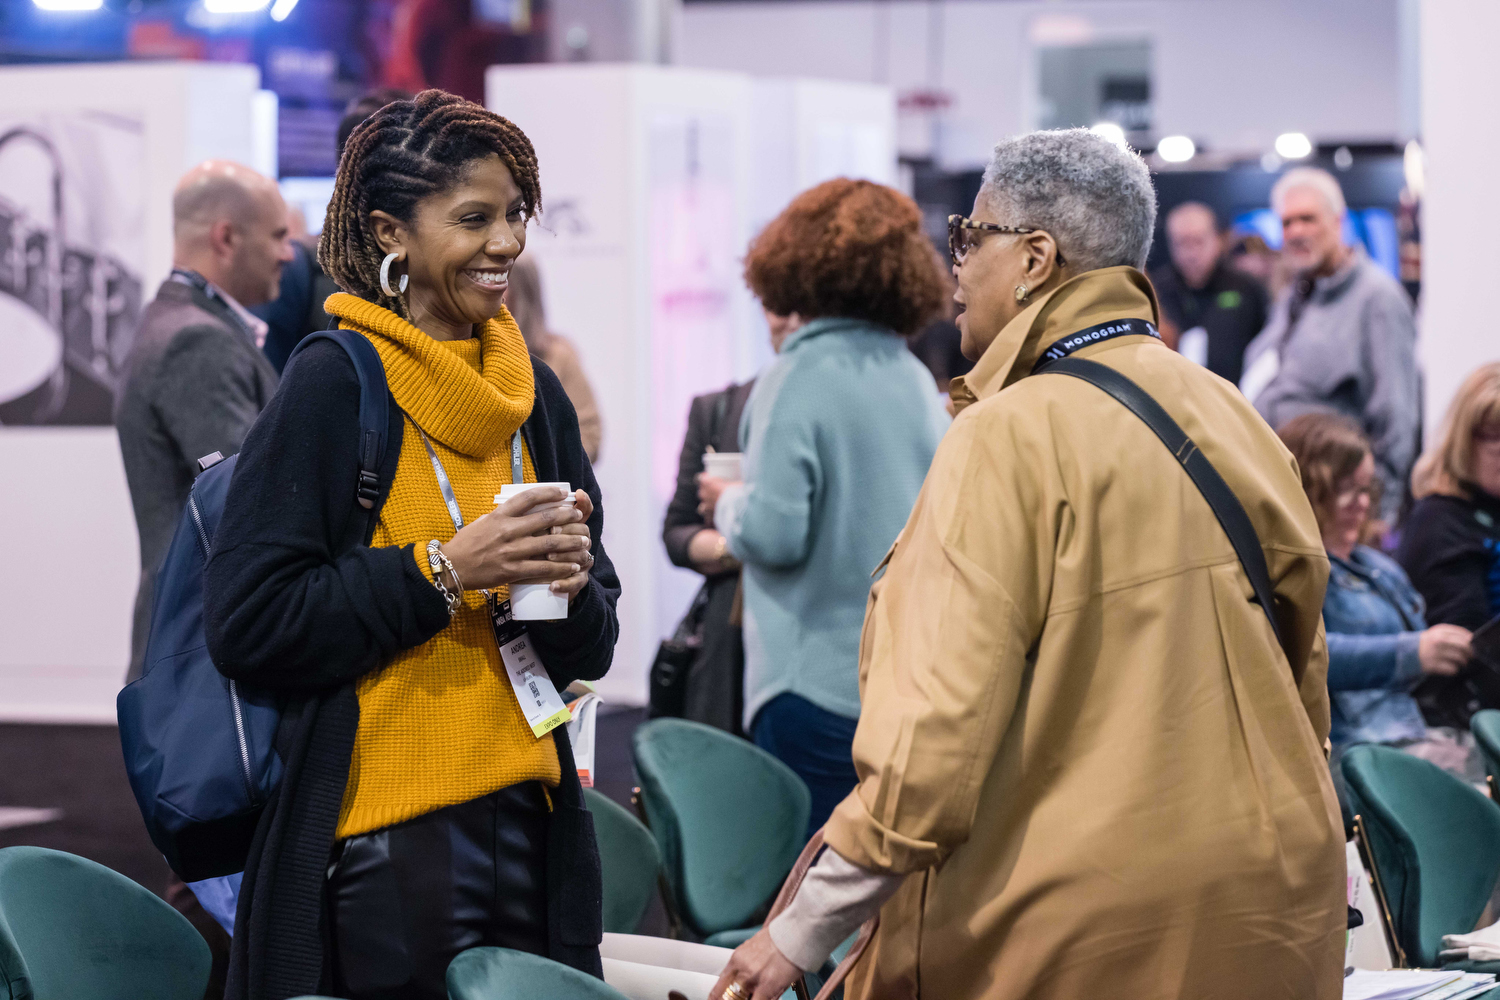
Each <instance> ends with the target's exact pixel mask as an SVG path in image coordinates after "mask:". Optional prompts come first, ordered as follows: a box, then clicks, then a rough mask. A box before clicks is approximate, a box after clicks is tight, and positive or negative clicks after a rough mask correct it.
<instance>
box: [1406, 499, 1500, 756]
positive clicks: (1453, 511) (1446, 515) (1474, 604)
mask: <svg viewBox="0 0 1500 1000" xmlns="http://www.w3.org/2000/svg"><path fill="white" fill-rule="evenodd" d="M1470 492H1471V493H1472V495H1473V497H1474V499H1473V500H1465V499H1462V498H1460V497H1450V496H1442V495H1438V494H1434V495H1432V496H1425V497H1423V498H1422V499H1421V500H1418V501H1417V504H1416V506H1415V507H1413V508H1412V510H1411V513H1410V514H1409V515H1407V518H1406V523H1405V524H1403V525H1402V526H1401V543H1400V544H1399V545H1398V546H1397V547H1396V561H1397V562H1399V563H1400V564H1401V567H1402V568H1403V569H1405V570H1406V575H1407V576H1409V577H1410V578H1411V582H1412V586H1414V587H1416V588H1417V593H1419V594H1421V595H1422V599H1423V600H1425V601H1426V602H1427V624H1429V625H1436V624H1439V623H1446V624H1449V625H1461V626H1463V627H1464V628H1466V629H1469V630H1470V631H1473V630H1474V629H1477V628H1478V627H1479V626H1481V625H1483V624H1484V623H1485V622H1487V621H1489V620H1490V619H1491V618H1492V617H1494V615H1495V614H1496V612H1497V611H1500V604H1497V603H1496V602H1494V601H1492V598H1491V593H1492V592H1495V591H1500V581H1494V582H1492V578H1493V577H1494V576H1495V565H1496V562H1497V556H1496V553H1497V552H1500V498H1496V497H1492V496H1489V495H1488V494H1486V493H1484V492H1483V491H1482V490H1479V489H1477V488H1474V487H1470ZM1413 694H1414V695H1415V697H1416V699H1417V704H1418V705H1420V706H1421V708H1422V715H1423V717H1424V718H1425V719H1426V720H1427V724H1428V725H1429V726H1453V727H1455V728H1458V729H1467V728H1468V725H1469V719H1470V717H1472V716H1473V714H1474V713H1475V712H1477V711H1479V710H1480V709H1481V708H1497V707H1500V682H1497V681H1496V679H1495V676H1494V674H1493V673H1492V672H1490V671H1489V669H1488V668H1486V667H1484V666H1482V665H1480V664H1478V663H1471V664H1470V665H1469V666H1468V667H1466V668H1464V669H1463V670H1461V671H1460V672H1459V673H1458V674H1457V675H1456V676H1453V677H1441V676H1435V675H1430V674H1429V675H1427V676H1425V677H1423V678H1422V680H1421V682H1420V683H1418V684H1417V686H1416V689H1415V690H1414V692H1413Z"/></svg>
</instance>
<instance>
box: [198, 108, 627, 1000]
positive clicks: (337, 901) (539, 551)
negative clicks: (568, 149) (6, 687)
mask: <svg viewBox="0 0 1500 1000" xmlns="http://www.w3.org/2000/svg"><path fill="white" fill-rule="evenodd" d="M540 204H541V187H540V184H539V181H538V176H537V163H536V154H535V152H534V151H533V150H532V147H531V143H530V142H529V141H528V140H527V138H526V136H525V135H524V134H523V133H522V132H521V131H520V130H519V129H518V128H516V127H515V126H514V125H512V124H511V123H510V122H508V121H506V120H505V119H504V118H501V117H499V116H498V115H495V114H492V113H491V112H489V111H486V110H485V109H484V108H482V107H480V106H478V105H476V104H472V103H470V102H468V101H465V100H462V99H461V98H458V97H455V96H453V95H451V94H445V93H443V92H441V91H435V90H429V91H425V92H423V93H421V94H418V95H417V97H416V98H415V99H414V100H411V101H397V102H395V103H392V104H388V105H386V106H385V107H384V108H381V109H380V110H379V111H377V112H376V113H375V114H374V115H372V116H371V117H370V118H368V119H366V120H365V122H364V123H363V124H361V125H360V126H359V127H358V128H357V129H355V131H354V133H353V134H352V135H351V136H350V138H349V143H348V145H347V146H346V147H345V150H344V154H343V157H342V159H341V160H340V162H339V175H338V181H337V185H336V187H335V189H334V196H333V200H332V201H331V202H330V204H329V208H328V219H327V222H326V224H325V226H324V229H323V237H322V242H321V244H320V247H319V261H320V262H321V263H322V265H323V267H324V269H325V270H326V271H327V272H328V274H329V275H331V276H332V277H333V278H334V279H335V280H336V281H337V282H338V283H339V286H340V287H341V288H343V289H344V291H343V292H341V293H339V294H336V295H333V296H330V297H329V299H328V302H327V304H326V306H325V309H326V310H327V311H328V313H329V314H330V315H333V316H336V317H338V318H339V320H340V326H341V327H342V328H344V329H346V330H354V331H357V332H358V333H360V334H362V335H363V336H364V337H365V338H367V339H368V340H369V341H370V343H371V344H373V345H374V347H375V350H376V352H377V353H378V354H379V356H380V360H381V362H382V364H383V365H384V367H385V374H386V383H387V385H388V386H389V391H390V396H391V400H392V402H393V403H394V405H393V406H391V408H390V414H391V415H390V422H389V429H388V434H387V438H388V440H387V445H386V450H385V453H384V459H383V462H382V465H381V468H380V469H379V470H378V476H379V485H378V488H379V496H378V497H377V498H376V500H375V506H374V508H373V509H372V510H368V511H367V510H365V509H364V508H363V507H360V506H357V505H356V504H355V503H354V502H353V499H354V497H355V496H356V491H357V486H358V484H359V481H360V455H359V441H358V438H359V435H358V434H357V433H356V430H357V428H358V426H359V423H358V414H359V401H360V387H359V381H358V377H357V375H356V372H355V368H354V365H353V363H352V362H351V361H350V359H349V357H348V355H346V354H345V353H344V351H343V350H342V349H341V348H340V347H339V346H338V345H336V344H333V343H331V342H329V341H327V340H317V341H313V342H311V343H310V344H309V346H308V347H306V348H305V349H304V350H302V351H301V352H300V353H299V354H298V355H297V356H296V357H295V358H294V359H293V361H292V363H291V364H290V365H289V366H288V368H287V371H286V375H285V377H284V378H283V380H282V383H281V387H280V391H279V392H278V393H277V394H276V396H275V398H274V399H273V400H272V401H271V403H270V405H269V406H268V408H267V409H266V411H265V413H264V414H263V415H262V417H261V419H260V421H259V422H258V423H257V424H256V425H255V427H254V429H252V430H251V432H250V435H249V437H248V438H247V440H246V441H245V447H244V450H243V451H242V452H241V453H240V457H239V464H238V466H237V467H236V469H235V472H234V477H233V480H232V483H231V487H230V492H229V496H228V498H227V500H226V502H225V506H224V513H223V517H222V520H221V521H220V523H219V527H218V531H217V534H216V536H215V539H214V548H213V557H212V559H211V560H210V562H209V566H208V570H207V573H206V580H205V591H204V605H205V606H204V617H205V631H206V633H207V637H208V643H209V648H210V651H211V652H212V653H213V656H214V661H215V663H217V664H218V666H219V669H220V670H221V671H222V672H223V673H224V674H225V675H226V676H228V677H230V678H233V679H237V680H240V681H243V682H245V683H246V684H250V685H254V686H256V687H258V688H261V689H266V690H269V691H271V692H274V693H275V694H276V695H278V696H279V697H280V698H281V700H282V703H283V704H284V706H285V707H284V709H283V713H282V723H281V729H280V732H279V734H278V737H277V745H278V750H279V751H280V754H281V758H282V760H283V761H284V763H285V773H284V776H283V778H282V781H281V785H280V788H279V789H278V791H277V792H276V794H275V796H274V797H273V800H272V801H271V802H270V803H268V804H267V806H266V809H265V811H264V813H263V815H262V817H261V819H260V823H259V827H258V828H257V831H256V835H255V840H254V842H253V843H252V844H251V847H250V854H249V859H248V864H247V867H246V869H245V874H244V879H243V884H242V888H241V895H240V901H239V909H238V914H237V918H236V922H235V930H234V945H233V952H232V959H231V964H230V973H229V989H228V996H230V997H231V998H235V1000H262V998H264V1000H280V998H283V997H287V996H294V995H297V994H302V993H333V994H335V995H337V996H341V997H350V998H359V1000H364V998H370V1000H373V998H386V997H402V998H408V997H412V998H427V997H431V998H441V997H446V996H447V990H446V987H445V972H446V969H447V966H448V963H449V961H451V960H452V958H453V957H454V956H455V955H457V954H458V953H459V952H460V951H463V950H464V949H466V948H471V947H474V946H477V945H500V946H504V947H509V948H517V949H521V950H524V951H529V952H533V953H536V954H541V955H546V956H549V957H551V958H553V959H555V960H557V961H560V962H564V963H566V964H568V965H571V966H573V967H575V968H579V969H583V970H585V971H588V972H591V973H593V974H594V975H599V974H600V960H599V952H598V944H599V940H600V919H601V918H600V905H601V897H600V883H599V861H598V852H597V848H596V846H595V844H594V836H593V828H592V825H591V823H590V820H589V815H588V812H587V810H586V809H585V808H584V805H583V797H582V789H581V788H580V785H579V781H578V775H577V771H576V768H575V766H574V763H573V755H572V750H571V749H570V747H569V745H568V740H567V736H566V730H564V729H553V730H551V731H550V732H545V734H544V735H542V736H540V737H538V736H537V735H535V732H534V730H533V729H532V723H533V722H535V721H537V720H533V719H531V718H530V717H528V716H527V715H526V714H525V713H524V712H523V710H522V707H521V704H520V702H519V700H518V698H517V695H516V693H515V691H514V690H513V688H512V686H511V683H510V680H509V677H510V675H509V673H508V671H507V669H506V664H505V663H504V662H503V661H502V656H501V652H500V647H499V644H498V643H497V638H496V630H495V628H494V627H493V626H492V623H491V613H490V606H491V605H490V604H489V603H487V601H488V602H494V606H496V607H500V608H504V607H506V606H507V605H504V604H503V602H505V601H507V599H508V596H509V587H510V586H511V585H512V584H519V583H530V584H537V583H541V584H549V585H550V587H551V589H552V591H553V592H554V593H556V594H559V595H566V596H567V598H568V611H567V616H566V617H565V618H561V619H558V620H555V621H528V622H526V623H524V624H525V625H526V626H527V629H526V631H527V634H528V637H529V642H530V645H531V648H532V650H533V652H534V653H535V655H536V657H537V658H538V659H540V660H541V661H542V663H543V665H544V666H545V668H546V673H547V674H548V675H550V677H551V680H552V682H553V684H554V686H555V687H556V688H558V689H561V688H563V687H565V686H566V685H567V684H568V683H569V682H570V681H572V680H575V679H580V678H582V679H595V678H598V677H600V676H601V675H602V674H603V673H604V672H605V670H607V669H608V667H609V663H610V658H611V657H612V655H613V650H614V644H615V639H616V636H617V634H618V631H619V626H618V621H617V619H616V615H615V602H616V600H617V598H618V596H619V593H620V587H619V581H618V579H617V578H616V576H615V572H614V568H613V566H612V565H611V564H610V561H609V559H608V557H607V556H606V555H605V553H604V550H603V548H602V546H601V545H600V543H599V534H600V531H601V529H602V526H603V513H602V508H601V506H600V498H599V488H598V484H597V483H596V482H595V479H594V474H593V471H592V469H591V468H590V466H589V462H588V459H587V457H586V456H585V455H584V450H583V445H582V443H581V441H580V440H579V434H578V421H577V418H576V416H575V414H574V412H573V408H572V406H571V405H570V404H569V403H568V399H567V396H566V395H565V394H564V393H563V390H562V386H561V385H560V383H559V382H558V380H557V377H556V376H555V375H553V373H552V372H551V371H550V370H549V369H548V368H547V367H546V365H545V364H543V363H542V362H540V361H537V360H536V359H534V358H531V357H530V356H529V355H528V353H527V350H526V344H525V341H524V340H523V339H522V336H521V332H520V330H519V329H518V328H517V327H516V324H515V322H514V321H513V320H512V318H511V316H510V313H509V312H508V311H506V309H505V308H504V306H503V305H502V304H501V303H502V299H503V296H504V294H505V290H506V287H507V282H508V276H509V272H510V269H511V267H512V266H513V265H514V263H515V261H516V258H517V257H518V256H519V255H520V254H521V251H522V250H523V248H524V247H525V244H526V223H527V221H528V220H529V219H530V218H531V217H532V215H533V214H534V213H535V212H536V211H537V209H538V208H539V206H540ZM517 468H519V470H520V476H521V480H522V481H524V482H528V483H534V482H542V483H556V482H563V483H568V484H571V486H572V487H573V488H574V490H575V492H574V493H573V495H572V497H571V498H569V495H568V494H567V493H566V492H564V490H563V489H561V488H558V487H556V486H545V487H539V488H538V489H537V490H535V491H531V492H529V493H528V494H526V495H525V496H523V497H520V498H517V499H513V500H510V501H509V502H507V503H504V504H501V505H499V506H498V507H497V506H494V505H493V503H492V497H494V495H495V494H497V493H499V492H500V489H501V487H502V486H505V485H507V484H510V483H512V482H514V481H516V471H515V470H516V469H517ZM568 499H571V503H572V505H571V506H568V505H559V506H558V507H555V508H551V509H548V510H546V511H545V512H540V513H529V509H530V507H531V505H533V504H536V503H538V502H544V501H557V500H568ZM459 522H461V525H462V526H461V527H460V526H458V523H459ZM513 624H514V623H513ZM507 635H508V633H507ZM506 641H507V643H509V642H510V641H511V640H510V639H509V638H507V639H506ZM509 648H510V647H509V645H507V649H509ZM543 683H544V682H543ZM538 728H542V727H541V726H538Z"/></svg>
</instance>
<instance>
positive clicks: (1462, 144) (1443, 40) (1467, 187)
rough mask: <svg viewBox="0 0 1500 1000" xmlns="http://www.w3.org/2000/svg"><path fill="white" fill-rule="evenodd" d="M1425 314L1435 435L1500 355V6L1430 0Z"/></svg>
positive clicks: (1427, 396)
mask: <svg viewBox="0 0 1500 1000" xmlns="http://www.w3.org/2000/svg"><path fill="white" fill-rule="evenodd" d="M1420 32H1421V80H1422V142H1423V145H1424V148H1425V150H1426V170H1425V174H1426V179H1425V192H1424V195H1423V198H1422V316H1421V326H1422V330H1421V338H1420V340H1419V342H1418V350H1419V352H1420V354H1421V358H1422V367H1423V370H1424V373H1425V384H1424V389H1425V392H1424V395H1423V401H1424V404H1425V411H1426V412H1425V414H1424V416H1425V420H1426V428H1425V431H1426V437H1427V440H1428V442H1429V443H1430V442H1431V441H1433V439H1434V436H1435V435H1436V434H1437V432H1438V429H1439V427H1440V424H1441V421H1442V417H1443V414H1444V412H1445V411H1446V410H1447V408H1448V404H1449V402H1450V401H1451V399H1452V397H1453V394H1454V392H1455V391H1456V390H1457V389H1458V387H1459V384H1460V383H1461V382H1462V381H1463V380H1464V377H1465V376H1467V375H1468V374H1469V373H1470V372H1471V371H1473V370H1474V369H1475V368H1477V367H1479V366H1480V365H1482V364H1485V363H1486V362H1490V361H1496V360H1500V335H1497V334H1496V333H1495V330H1494V328H1493V327H1491V326H1490V323H1491V322H1492V320H1491V318H1490V316H1491V314H1492V312H1493V302H1492V292H1491V290H1492V289H1493V288H1494V285H1495V280H1496V276H1497V275H1500V240H1497V239H1496V235H1495V234H1496V233H1497V232H1500V185H1497V183H1496V176H1495V164H1496V163H1497V162H1500V135H1497V134H1496V132H1495V129H1494V128H1492V127H1491V126H1490V125H1489V124H1488V120H1487V119H1488V108H1489V106H1490V104H1491V101H1492V99H1493V96H1494V95H1495V94H1500V60H1496V59H1495V57H1494V54H1493V51H1492V48H1493V45H1492V40H1493V39H1494V38H1496V37H1497V35H1500V4H1494V3H1490V2H1487V0H1422V10H1421V22H1420Z"/></svg>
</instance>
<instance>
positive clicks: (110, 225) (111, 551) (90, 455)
mask: <svg viewBox="0 0 1500 1000" xmlns="http://www.w3.org/2000/svg"><path fill="white" fill-rule="evenodd" d="M258 86H259V72H258V71H257V70H256V69H255V68H254V67H253V66H242V65H230V64H214V63H201V62H197V63H169V62H162V63H145V64H142V63H133V64H132V63H115V64H108V65H76V64H75V65H66V66H45V67H4V68H0V91H3V92H4V93H5V94H6V105H5V109H4V110H3V111H0V131H3V130H5V129H8V128H10V127H12V126H14V125H16V124H25V125H28V126H29V127H31V128H34V129H36V130H37V131H39V132H41V133H43V134H45V135H47V136H48V137H50V140H51V141H52V143H53V145H54V147H55V148H56V150H57V153H58V156H59V158H60V160H61V164H62V167H63V173H62V182H63V187H62V190H63V206H64V209H65V212H64V218H65V219H67V220H69V221H68V226H67V233H66V235H67V243H68V244H69V245H76V246H82V247H86V248H88V249H91V250H95V251H98V252H100V253H109V254H110V255H112V256H114V257H116V258H118V259H121V260H123V261H124V262H125V263H126V264H127V265H128V266H129V267H130V269H131V271H132V273H133V274H135V275H137V276H138V277H139V278H140V281H141V286H142V296H143V300H147V301H148V300H149V299H150V298H151V297H152V296H153V295H154V294H155V290H156V287H157V286H158V285H159V284H160V283H161V281H162V280H163V279H164V278H165V277H166V276H167V272H168V271H169V270H170V269H171V264H172V208H171V202H172V188H173V186H174V185H175V183H176V180H177V178H178V177H179V176H181V174H182V173H183V171H185V170H186V169H187V168H188V167H190V166H192V165H193V164H194V163H197V162H199V161H201V160H204V159H207V158H210V157H224V158H229V159H234V160H239V161H241V162H246V163H251V162H255V161H256V160H257V150H256V148H255V143H254V141H253V139H252V121H253V118H254V115H253V108H254V107H255V101H256V97H255V94H256V90H257V87H258ZM262 100H263V99H262ZM100 123H104V124H106V125H107V126H108V133H107V134H108V135H110V136H114V137H116V138H117V140H118V141H116V142H113V143H110V144H101V140H99V139H98V138H97V135H96V133H97V132H98V130H97V129H95V128H94V126H97V125H99V124H100ZM37 155H40V154H39V152H36V151H33V152H31V153H28V152H26V151H25V150H23V149H21V148H13V147H7V148H6V149H5V150H4V151H0V199H3V200H4V202H5V203H7V204H8V205H10V206H14V207H16V208H17V209H19V210H20V211H21V212H22V213H23V214H24V216H25V217H28V218H30V219H32V220H39V219H43V218H45V217H46V216H47V213H49V212H50V207H49V206H48V205H47V204H46V202H47V201H49V200H50V191H45V192H44V191H43V190H39V186H38V183H37V178H38V176H39V175H40V172H41V170H42V169H45V170H49V171H50V169H51V168H50V165H48V166H45V167H41V166H39V164H38V163H37V162H35V161H28V159H27V157H28V156H37ZM0 298H10V297H9V296H0ZM4 304H5V305H6V306H8V307H13V308H19V309H23V310H24V309H27V308H29V307H27V306H25V305H22V304H20V303H19V302H18V301H17V300H14V299H11V300H10V301H9V302H7V303H4ZM11 335H12V336H13V335H14V333H13V331H11ZM6 336H7V331H5V330H0V364H3V363H5V362H4V358H5V357H6V356H7V354H11V355H13V353H14V350H15V345H14V344H12V345H6V344H5V343H4V338H5V337H6ZM0 525H3V526H4V539H5V549H6V557H7V569H6V571H5V572H4V573H0V720H7V721H18V720H19V721H54V722H112V721H114V718H115V710H114V697H115V694H116V693H117V692H118V690H119V688H120V685H121V684H122V683H123V681H124V676H125V669H126V666H127V664H128V662H129V656H130V653H129V650H130V619H131V610H132V605H133V602H134V599H135V590H136V583H137V580H138V578H139V574H140V563H139V558H140V557H139V549H138V547H137V541H136V529H135V518H134V515H133V514H132V512H131V507H130V496H129V492H128V491H127V489H126V485H125V470H124V466H123V464H122V462H121V458H120V447H119V441H118V438H117V437H116V434H115V430H114V428H113V427H110V426H77V427H59V426H37V427H18V426H0Z"/></svg>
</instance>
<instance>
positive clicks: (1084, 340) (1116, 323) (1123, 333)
mask: <svg viewBox="0 0 1500 1000" xmlns="http://www.w3.org/2000/svg"><path fill="white" fill-rule="evenodd" d="M1143 336H1144V337H1155V338H1156V339H1157V340H1160V339H1161V334H1159V333H1157V332H1156V325H1155V324H1154V323H1152V322H1150V321H1149V320H1144V319H1116V320H1110V321H1109V322H1108V323H1100V324H1099V325H1097V326H1091V327H1089V328H1088V329H1086V330H1079V331H1078V332H1077V333H1070V334H1068V335H1067V336H1066V337H1064V338H1062V339H1061V340H1059V341H1058V342H1057V343H1055V344H1053V345H1052V346H1051V347H1049V348H1047V349H1046V350H1045V351H1043V352H1042V356H1041V357H1039V358H1037V359H1036V364H1035V365H1032V367H1031V374H1033V375H1035V374H1036V373H1037V372H1039V371H1041V370H1042V369H1043V368H1045V367H1047V366H1048V365H1050V364H1051V363H1052V362H1054V361H1056V360H1058V359H1059V358H1065V357H1067V356H1068V355H1070V354H1072V353H1073V352H1074V351H1077V350H1081V349H1083V348H1085V347H1092V346H1093V345H1094V344H1100V343H1103V342H1104V341H1106V340H1114V339H1115V338H1116V337H1143Z"/></svg>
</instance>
